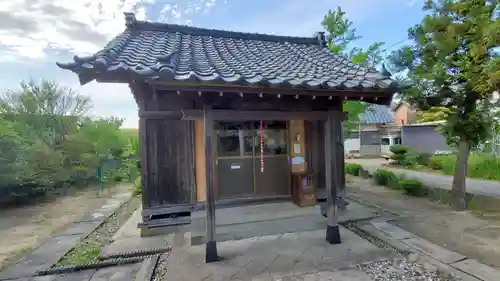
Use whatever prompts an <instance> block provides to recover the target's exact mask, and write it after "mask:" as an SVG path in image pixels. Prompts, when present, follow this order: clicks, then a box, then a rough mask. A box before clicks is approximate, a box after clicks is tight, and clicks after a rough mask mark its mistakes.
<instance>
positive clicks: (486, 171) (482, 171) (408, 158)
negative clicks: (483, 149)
mask: <svg viewBox="0 0 500 281" xmlns="http://www.w3.org/2000/svg"><path fill="white" fill-rule="evenodd" d="M391 152H392V153H393V154H392V156H391V158H392V160H393V161H394V164H395V165H397V166H404V167H410V168H411V167H415V166H419V165H420V166H425V167H428V168H431V169H434V170H437V171H441V172H443V173H445V174H447V175H453V174H455V165H456V160H457V158H456V156H455V155H432V154H428V153H418V152H416V151H414V150H412V149H410V148H409V147H407V146H404V145H394V146H392V147H391ZM467 176H468V177H470V178H478V179H486V180H500V157H496V156H494V155H490V154H471V155H470V157H469V161H468V170H467Z"/></svg>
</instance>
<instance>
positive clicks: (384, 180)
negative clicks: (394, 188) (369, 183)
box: [373, 169, 396, 186]
mask: <svg viewBox="0 0 500 281" xmlns="http://www.w3.org/2000/svg"><path fill="white" fill-rule="evenodd" d="M394 178H396V175H395V174H394V173H393V172H392V171H390V170H383V169H378V170H376V171H375V174H374V176H373V179H374V180H375V183H376V184H377V185H384V186H386V185H387V184H388V183H389V182H390V181H391V180H393V179H394Z"/></svg>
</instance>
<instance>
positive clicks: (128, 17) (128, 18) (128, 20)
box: [123, 12, 137, 28]
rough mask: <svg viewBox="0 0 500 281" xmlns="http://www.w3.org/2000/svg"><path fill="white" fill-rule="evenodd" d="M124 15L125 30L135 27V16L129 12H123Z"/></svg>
mask: <svg viewBox="0 0 500 281" xmlns="http://www.w3.org/2000/svg"><path fill="white" fill-rule="evenodd" d="M123 14H124V15H125V26H126V27H127V28H132V27H134V26H135V24H136V22H137V19H136V18H135V14H134V13H131V12H124V13H123Z"/></svg>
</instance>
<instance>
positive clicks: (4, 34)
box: [0, 0, 216, 127]
mask: <svg viewBox="0 0 500 281" xmlns="http://www.w3.org/2000/svg"><path fill="white" fill-rule="evenodd" d="M161 1H162V0H158V2H161ZM155 2H156V0H17V1H3V2H2V4H1V5H0V18H1V19H2V20H1V21H0V50H1V53H0V62H2V63H6V62H10V63H12V62H17V63H23V64H16V68H18V69H22V70H24V71H20V74H19V76H21V75H26V74H25V73H26V72H28V73H29V72H30V71H29V70H30V69H31V68H32V65H30V63H34V64H35V63H36V64H38V62H37V61H38V60H40V61H41V60H44V61H56V60H61V58H59V59H56V58H55V57H54V56H53V55H54V54H58V53H61V52H62V53H70V54H77V55H88V54H92V53H94V52H96V51H97V50H99V49H101V48H102V47H103V46H104V45H105V44H106V43H107V42H108V41H109V40H110V39H112V38H113V37H114V36H116V35H117V34H119V33H120V32H122V31H123V29H124V28H125V22H124V15H123V12H134V13H135V15H136V17H137V19H139V20H144V19H148V8H155V5H159V3H155ZM169 3H170V4H164V6H163V9H162V10H161V12H160V17H161V18H162V20H163V21H167V22H172V21H175V22H176V23H181V24H187V25H190V24H192V18H193V17H194V15H195V14H196V13H203V12H208V11H210V10H211V9H212V8H213V7H214V6H215V4H216V1H215V0H169ZM160 7H161V6H160ZM152 20H156V19H152ZM62 60H69V58H68V57H66V58H63V59H62ZM54 70H56V67H55V65H54ZM53 74H54V72H52V71H50V70H49V73H45V74H41V73H36V74H32V73H30V74H29V75H35V76H38V75H45V76H46V77H51V76H54V75H53ZM66 77H67V76H65V75H56V76H55V80H56V81H58V82H60V83H61V84H65V85H66V86H70V87H71V88H73V89H75V90H77V91H79V92H80V93H82V94H85V95H88V96H90V97H91V98H92V100H93V103H94V109H93V112H92V114H93V115H96V116H117V117H121V118H124V119H125V124H124V126H125V127H137V125H138V124H137V105H136V104H135V101H134V99H133V97H132V94H131V93H130V90H129V88H128V86H127V85H123V84H100V83H96V82H92V83H89V84H87V85H85V86H80V85H77V84H76V83H75V84H70V85H68V82H67V78H66ZM71 80H73V79H71ZM75 80H76V77H75ZM16 83H17V81H16ZM70 83H72V82H70ZM0 84H1V85H2V86H4V87H9V86H11V85H12V84H13V83H12V81H6V80H5V79H0Z"/></svg>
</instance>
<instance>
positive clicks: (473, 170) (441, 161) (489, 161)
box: [429, 154, 500, 180]
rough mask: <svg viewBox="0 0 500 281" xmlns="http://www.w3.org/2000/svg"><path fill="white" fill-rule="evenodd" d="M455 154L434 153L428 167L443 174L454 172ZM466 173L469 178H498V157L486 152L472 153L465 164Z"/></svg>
mask: <svg viewBox="0 0 500 281" xmlns="http://www.w3.org/2000/svg"><path fill="white" fill-rule="evenodd" d="M455 165H456V156H454V155H435V156H432V157H431V159H430V162H429V167H430V168H432V169H435V170H439V171H442V172H443V173H445V174H448V175H453V174H454V173H455ZM467 166H468V167H467V175H468V176H469V177H471V178H478V179H486V180H500V158H498V157H495V156H492V155H488V154H472V155H471V156H470V158H469V161H468V165H467Z"/></svg>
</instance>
